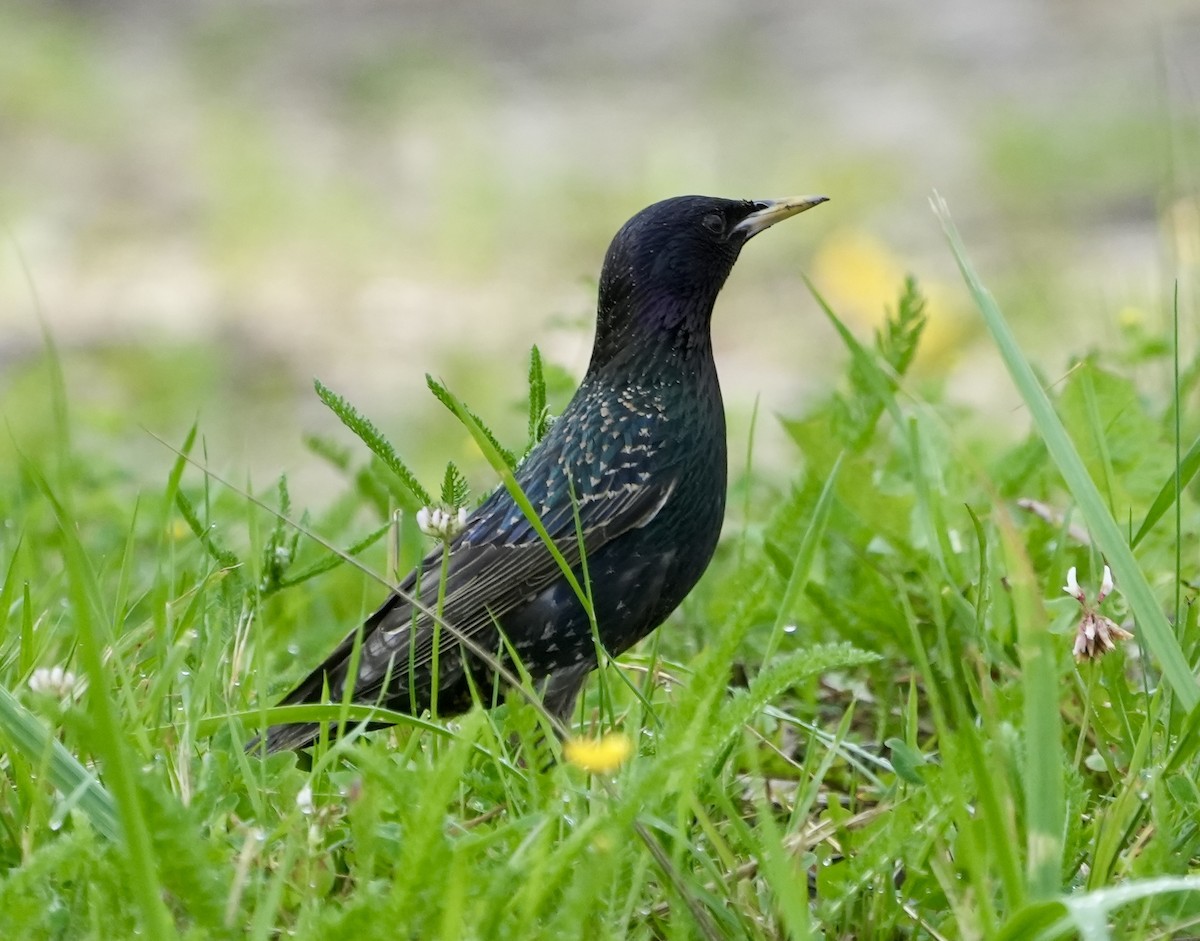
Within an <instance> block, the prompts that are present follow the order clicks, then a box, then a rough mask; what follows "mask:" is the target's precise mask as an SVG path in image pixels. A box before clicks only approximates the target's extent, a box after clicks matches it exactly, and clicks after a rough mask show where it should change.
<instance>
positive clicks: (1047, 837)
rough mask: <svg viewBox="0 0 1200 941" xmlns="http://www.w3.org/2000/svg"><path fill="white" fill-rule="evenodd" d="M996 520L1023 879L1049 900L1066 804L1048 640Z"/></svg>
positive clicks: (1021, 552) (1032, 588) (1008, 529)
mask: <svg viewBox="0 0 1200 941" xmlns="http://www.w3.org/2000/svg"><path fill="white" fill-rule="evenodd" d="M996 515H997V517H998V523H999V529H1000V538H1001V542H1002V543H1003V546H1004V556H1005V562H1006V568H1007V571H1008V583H1009V586H1010V587H1011V589H1012V604H1013V609H1014V614H1015V617H1016V621H1017V631H1018V635H1017V649H1018V652H1019V654H1020V657H1021V685H1022V687H1023V691H1024V697H1023V698H1024V723H1025V747H1024V749H1023V750H1022V762H1023V766H1024V774H1023V779H1024V780H1023V783H1024V786H1025V795H1024V797H1025V878H1026V882H1027V885H1028V889H1029V897H1030V899H1031V900H1034V901H1036V900H1040V899H1050V898H1054V897H1055V896H1056V895H1057V894H1058V893H1059V892H1060V891H1061V889H1062V885H1061V873H1062V856H1063V834H1064V833H1065V832H1066V820H1065V816H1066V801H1065V798H1064V796H1063V766H1064V764H1066V762H1067V760H1068V756H1066V755H1065V754H1064V753H1063V740H1062V728H1061V719H1060V716H1059V709H1058V671H1057V669H1056V667H1055V658H1054V638H1053V637H1052V636H1051V634H1050V631H1049V623H1048V620H1047V617H1046V610H1045V607H1044V606H1043V604H1042V598H1041V593H1040V592H1039V590H1038V584H1037V578H1036V576H1035V575H1034V572H1033V568H1032V566H1031V565H1030V562H1029V556H1028V555H1027V554H1026V553H1025V548H1024V546H1023V545H1022V543H1021V539H1020V536H1019V535H1018V533H1017V530H1016V527H1015V526H1014V525H1013V522H1012V520H1011V519H1010V518H1009V516H1008V514H1007V513H1005V512H1004V511H1003V508H1001V511H1000V512H999V513H997V514H996Z"/></svg>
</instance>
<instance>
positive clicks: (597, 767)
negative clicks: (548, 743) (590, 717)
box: [563, 732, 633, 774]
mask: <svg viewBox="0 0 1200 941" xmlns="http://www.w3.org/2000/svg"><path fill="white" fill-rule="evenodd" d="M631 754H633V742H631V741H630V740H629V736H628V735H622V734H621V733H620V732H611V733H609V734H608V735H602V736H600V738H570V739H567V740H566V741H565V742H564V743H563V756H564V757H565V758H566V759H567V761H569V762H570V763H571V764H573V765H575V766H576V767H578V768H582V769H583V770H584V771H587V772H589V773H590V774H610V773H612V772H613V771H616V770H617V769H618V768H619V767H621V765H623V764H624V763H625V760H626V759H627V758H628V757H629V756H630V755H631Z"/></svg>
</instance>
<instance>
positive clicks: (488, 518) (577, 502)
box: [247, 196, 827, 753]
mask: <svg viewBox="0 0 1200 941" xmlns="http://www.w3.org/2000/svg"><path fill="white" fill-rule="evenodd" d="M826 199H827V198H826V197H824V196H796V197H788V198H784V199H758V200H737V199H721V198H716V197H708V196H678V197H674V198H670V199H665V200H662V201H660V202H656V203H654V204H653V205H651V206H648V207H647V208H645V209H643V210H641V211H640V212H638V213H637V214H636V215H634V216H633V217H632V218H631V219H629V221H627V222H626V223H625V224H624V225H623V226H622V227H621V228H620V230H619V231H618V232H617V234H616V236H615V237H614V238H613V240H612V243H611V244H610V246H609V248H608V251H607V253H606V255H605V258H604V263H603V266H602V269H601V273H600V280H599V298H598V303H597V313H596V331H595V339H594V343H593V347H592V354H591V359H590V361H589V364H588V367H587V371H586V373H585V374H584V377H583V379H582V381H581V383H580V385H579V387H578V389H577V391H576V392H575V394H574V396H573V397H572V398H571V400H570V402H569V403H568V404H567V406H566V408H565V409H564V410H563V412H562V413H561V414H560V415H559V416H558V417H557V418H556V419H555V420H554V422H553V423H552V424H551V425H550V428H549V430H548V431H547V433H546V434H545V436H544V437H543V438H542V440H541V441H540V442H539V443H538V444H537V446H536V447H535V448H533V450H531V451H530V452H529V453H528V454H527V455H526V456H525V458H524V459H523V460H522V462H521V463H520V464H519V465H518V466H517V468H516V470H515V472H514V473H515V479H516V482H517V484H519V486H520V488H521V490H522V491H523V492H524V494H525V496H526V497H527V498H528V502H529V504H530V505H531V506H532V508H533V510H534V511H535V512H536V513H537V516H538V517H539V519H540V523H541V527H542V528H543V530H544V535H545V536H546V537H548V538H549V541H550V542H552V543H553V545H554V546H555V547H556V548H557V550H558V554H559V559H556V558H555V553H552V552H551V551H550V548H549V547H548V546H547V544H546V539H545V538H544V537H543V534H542V533H539V532H538V531H537V527H535V526H534V525H533V523H532V522H531V521H530V519H529V518H527V516H526V513H525V512H524V511H523V510H522V509H521V507H520V505H519V504H518V503H517V502H516V501H515V500H514V498H513V496H512V494H511V491H510V490H509V489H508V488H506V487H505V486H503V485H501V486H499V487H498V488H497V489H496V490H495V491H494V492H492V493H491V495H490V496H489V497H488V498H487V499H486V500H485V501H484V502H483V503H482V504H481V505H480V506H479V507H478V508H477V509H476V510H474V512H472V513H470V514H469V516H468V517H467V518H466V520H465V521H464V524H463V525H462V528H461V529H460V530H459V531H458V532H457V534H456V535H454V536H453V537H452V538H448V544H447V546H445V547H444V548H443V547H441V546H439V547H438V548H436V549H434V550H433V551H432V552H430V553H429V554H428V555H427V556H426V557H425V558H424V560H423V561H422V562H421V563H420V564H419V565H417V567H416V568H415V569H414V570H413V571H412V572H411V573H409V574H408V576H407V577H405V578H404V579H403V580H401V581H400V583H399V584H398V585H397V586H396V588H395V589H394V590H393V592H392V593H391V594H390V595H389V597H388V598H387V600H386V601H385V602H384V603H383V605H382V606H381V607H380V608H379V609H378V610H377V611H376V612H375V613H374V614H372V615H371V616H370V617H369V618H367V620H366V622H365V623H364V624H363V625H362V627H361V628H360V629H358V630H355V631H354V632H352V633H351V634H350V635H349V636H347V637H346V638H345V640H343V641H342V643H341V644H340V645H339V646H338V647H337V649H336V650H334V651H333V653H332V654H330V655H329V657H327V658H326V659H325V660H324V661H323V662H322V663H321V664H320V665H319V666H317V667H316V668H315V669H314V670H313V671H312V672H311V673H310V674H309V675H308V676H307V677H306V678H305V679H304V680H303V681H301V682H300V683H299V684H298V685H297V686H296V687H295V688H294V689H293V690H292V691H291V692H290V693H288V694H287V695H286V696H285V697H284V698H283V700H282V702H281V703H280V704H281V705H292V704H298V703H319V702H322V701H331V702H341V701H343V700H344V699H346V698H349V699H350V700H351V701H353V702H358V703H365V704H373V705H376V706H383V707H386V708H388V709H392V710H396V711H398V712H401V713H406V714H410V715H422V714H424V712H425V711H426V710H431V709H435V710H436V713H437V715H438V716H449V715H454V714H459V713H463V712H466V711H468V710H469V709H470V708H471V707H472V705H473V704H474V703H475V702H481V703H482V704H483V705H484V706H485V707H487V706H491V705H493V704H495V702H496V701H497V699H498V695H497V694H498V692H499V689H500V686H501V683H499V682H497V674H496V671H495V667H496V664H497V663H500V664H505V665H509V666H510V667H511V665H513V664H514V663H519V664H520V667H521V669H522V670H523V671H524V672H525V673H527V675H528V676H529V678H530V679H532V681H533V683H534V684H535V688H537V689H538V690H539V692H540V694H541V696H542V702H543V704H544V706H545V707H546V709H547V710H548V711H549V712H550V713H551V714H552V715H554V716H556V717H558V718H559V719H563V720H565V719H567V718H569V716H570V715H571V714H572V713H573V711H574V707H575V703H576V699H577V696H578V694H579V692H580V690H581V688H582V687H583V685H584V683H585V681H586V679H587V676H588V674H589V673H591V672H592V671H593V670H594V669H596V667H597V665H598V663H599V661H600V659H601V657H600V651H599V650H598V648H597V644H599V645H600V646H602V647H603V650H604V652H605V653H606V654H607V655H609V656H613V657H615V656H618V655H619V654H621V653H622V652H624V651H625V650H627V649H628V648H630V647H631V646H633V645H634V644H635V643H637V642H638V641H639V640H641V639H642V638H644V637H645V636H647V635H648V634H649V633H650V632H651V631H653V630H654V629H655V628H657V627H658V626H659V625H660V624H661V623H662V622H663V621H664V620H665V619H666V618H667V616H668V615H670V614H671V612H672V611H674V610H675V608H677V607H678V606H679V604H680V603H681V602H682V601H683V599H684V598H685V596H686V595H687V594H688V593H689V592H690V591H691V590H692V588H693V587H694V586H695V584H696V583H697V582H698V581H699V579H700V577H701V575H702V574H703V573H704V571H705V569H706V568H707V567H708V564H709V562H710V561H711V559H712V557H713V553H714V551H715V549H716V546H717V540H718V537H719V535H720V532H721V526H722V523H723V520H724V514H725V497H726V480H727V474H728V468H727V454H726V450H727V445H726V433H725V414H724V405H723V402H722V398H721V388H720V384H719V382H718V379H717V368H716V363H715V360H714V356H713V344H712V335H711V322H712V316H713V307H714V305H715V303H716V300H717V295H718V293H719V292H720V290H721V288H722V286H723V285H724V284H725V280H726V278H728V276H729V274H730V272H731V271H732V270H733V266H734V263H735V262H736V261H737V259H738V255H739V253H740V252H741V250H742V248H743V247H744V246H745V244H746V243H747V242H748V241H749V240H750V239H752V238H753V237H754V236H756V235H758V234H759V233H761V232H763V231H764V230H766V229H767V228H769V227H770V226H772V225H774V224H775V223H777V222H780V221H781V220H784V219H787V218H789V217H791V216H794V215H796V214H798V213H801V212H804V211H805V210H808V209H811V208H813V207H814V206H817V205H820V204H821V203H823V202H825V201H826ZM444 550H448V551H446V552H445V555H446V558H445V560H443V555H444ZM443 562H444V569H443ZM563 563H565V564H566V565H567V566H569V567H570V569H571V571H572V573H573V575H574V579H573V581H574V582H575V584H572V579H569V578H567V577H566V575H565V574H564V571H563V567H562V566H563ZM443 572H444V574H443ZM585 573H586V575H585ZM443 578H444V584H442V585H439V581H441V580H442V579H443ZM585 583H586V584H585ZM580 588H583V589H584V598H587V597H589V596H590V604H591V609H592V611H591V614H590V615H589V612H588V609H587V605H586V604H585V602H584V600H581V597H580V592H579V590H578V589H580ZM439 592H441V596H440V597H441V599H442V600H441V602H440V604H441V609H440V610H441V617H442V619H443V620H442V621H441V622H438V621H436V620H435V619H434V618H432V617H430V613H431V612H430V609H433V608H434V607H435V606H437V605H438V603H439V602H438V598H439ZM414 601H416V602H419V604H414ZM481 650H482V651H486V652H488V653H490V654H491V655H492V657H488V658H483V657H480V656H479V652H480V651H481ZM512 675H513V674H512V673H511V672H509V673H508V676H509V677H512ZM348 684H349V685H350V686H351V689H350V690H349V691H348V690H347V685H348ZM435 693H436V695H435ZM325 697H328V700H326V699H325ZM330 731H331V733H333V734H336V729H335V728H333V727H332V726H331V727H330ZM320 733H321V724H320V723H308V722H306V723H292V724H282V725H274V726H272V727H270V728H269V729H268V730H267V733H266V735H265V736H264V737H263V738H262V739H261V740H258V739H256V740H255V741H252V742H251V743H250V745H249V746H247V747H248V748H249V749H253V748H255V747H259V748H262V747H265V750H266V752H268V753H270V752H277V751H282V750H286V749H298V748H304V747H306V746H308V745H311V744H313V743H314V742H315V741H316V740H317V738H318V737H319V736H320Z"/></svg>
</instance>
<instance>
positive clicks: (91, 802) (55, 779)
mask: <svg viewBox="0 0 1200 941" xmlns="http://www.w3.org/2000/svg"><path fill="white" fill-rule="evenodd" d="M0 734H3V735H4V736H6V737H7V738H8V740H9V741H10V742H12V744H13V747H14V748H15V749H16V750H17V751H19V752H20V753H21V754H23V755H24V756H25V757H26V758H27V759H29V761H30V762H31V763H33V764H34V765H38V766H40V764H41V763H42V761H43V760H44V759H45V757H46V753H47V752H49V761H48V763H47V765H46V773H47V775H48V777H49V779H50V783H51V784H53V785H54V787H55V788H57V789H58V791H59V792H60V793H62V794H63V795H64V796H74V798H75V800H76V804H77V806H78V807H79V809H80V810H81V811H83V813H84V815H85V816H86V817H87V818H88V820H90V821H91V823H92V826H93V827H95V828H96V831H97V832H98V833H100V834H101V835H102V836H104V837H105V838H106V839H109V840H112V841H114V842H119V841H120V840H121V838H122V833H121V822H120V819H119V818H118V816H117V805H116V802H115V801H113V798H112V795H111V794H110V793H109V792H108V791H107V790H105V788H104V785H102V784H101V783H100V782H99V781H98V780H96V776H95V775H94V774H92V772H90V771H88V769H87V768H85V767H84V766H83V765H82V764H80V763H79V760H78V759H77V758H76V757H75V756H74V755H72V754H71V753H70V752H69V751H67V749H66V748H65V747H64V746H63V744H62V743H61V742H60V741H58V739H56V738H55V737H54V735H53V734H52V733H51V732H50V730H49V729H47V728H46V727H45V726H44V725H43V724H42V722H41V720H39V719H38V717H37V716H35V715H34V714H33V713H31V712H30V711H29V710H28V709H26V708H25V707H24V706H23V705H21V702H20V700H18V699H17V698H16V697H15V696H14V695H13V694H12V693H11V692H9V691H8V690H7V689H5V688H4V687H3V686H0Z"/></svg>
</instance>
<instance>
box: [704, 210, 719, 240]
mask: <svg viewBox="0 0 1200 941" xmlns="http://www.w3.org/2000/svg"><path fill="white" fill-rule="evenodd" d="M701 225H703V226H704V228H706V229H708V231H709V232H711V233H712V234H713V235H724V234H725V217H724V216H722V215H721V214H720V213H719V212H710V213H709V214H708V215H707V216H705V217H704V221H703V222H701Z"/></svg>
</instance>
